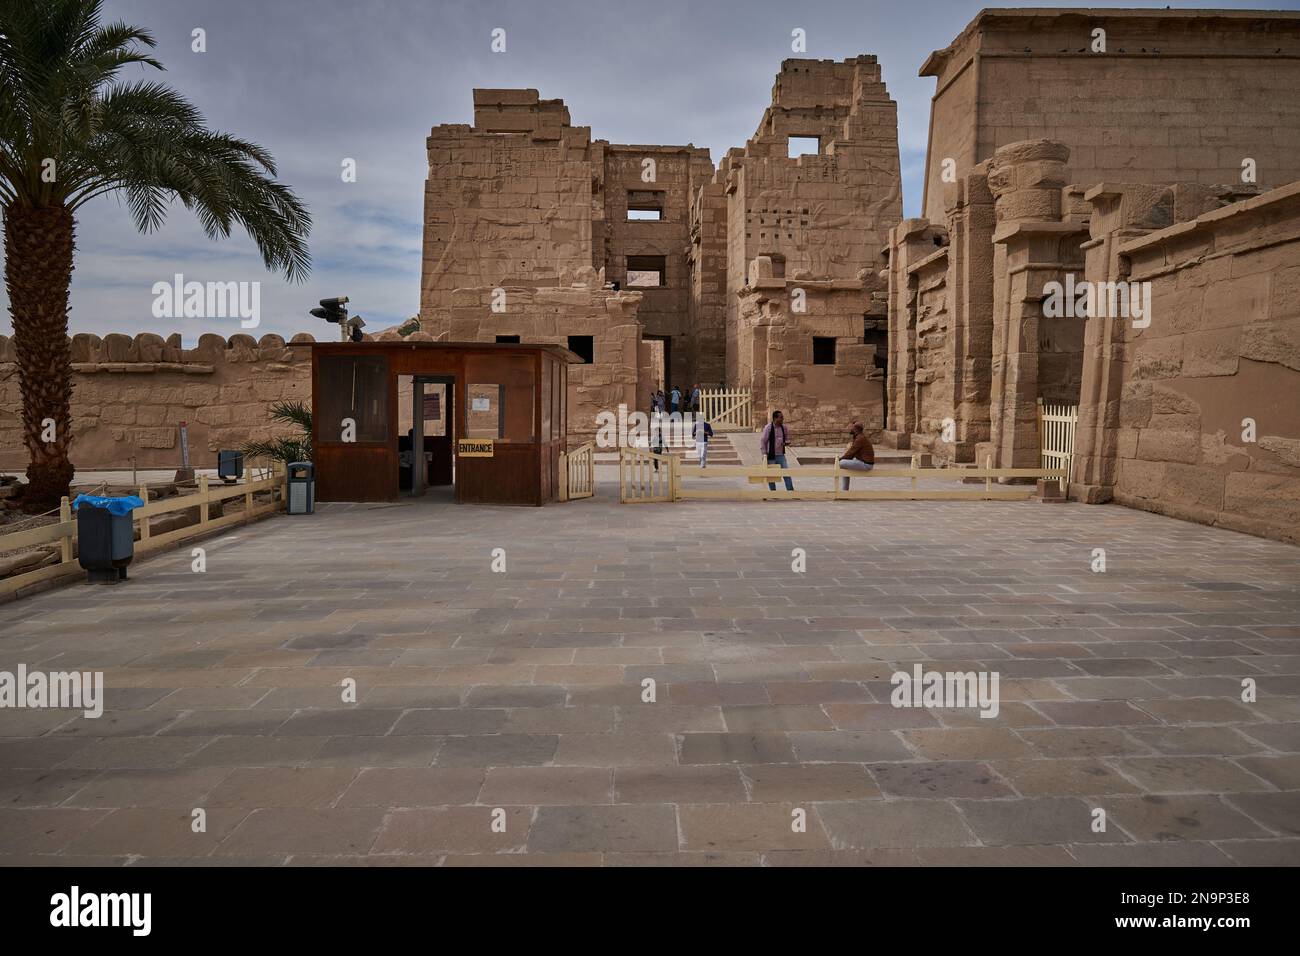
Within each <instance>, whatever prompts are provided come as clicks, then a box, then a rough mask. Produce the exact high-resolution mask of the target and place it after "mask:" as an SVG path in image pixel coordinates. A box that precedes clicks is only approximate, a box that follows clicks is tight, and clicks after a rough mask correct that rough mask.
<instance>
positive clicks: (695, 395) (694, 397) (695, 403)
mask: <svg viewBox="0 0 1300 956" xmlns="http://www.w3.org/2000/svg"><path fill="white" fill-rule="evenodd" d="M691 411H692V412H694V413H695V414H696V415H698V414H699V413H700V383H699V382H696V383H695V387H694V388H692V389H691Z"/></svg>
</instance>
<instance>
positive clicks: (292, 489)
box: [286, 461, 316, 515]
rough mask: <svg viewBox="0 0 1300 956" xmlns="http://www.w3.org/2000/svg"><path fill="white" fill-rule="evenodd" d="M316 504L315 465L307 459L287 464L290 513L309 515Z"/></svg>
mask: <svg viewBox="0 0 1300 956" xmlns="http://www.w3.org/2000/svg"><path fill="white" fill-rule="evenodd" d="M315 505H316V466H315V465H313V464H312V463H311V462H309V461H295V462H292V463H291V464H290V465H289V506H288V508H287V509H286V510H287V511H288V513H289V514H291V515H309V514H311V513H312V511H313V509H314V508H315Z"/></svg>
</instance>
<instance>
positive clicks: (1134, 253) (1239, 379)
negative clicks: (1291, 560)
mask: <svg viewBox="0 0 1300 956" xmlns="http://www.w3.org/2000/svg"><path fill="white" fill-rule="evenodd" d="M1174 192H1175V191H1174V190H1173V189H1165V190H1153V189H1151V188H1150V187H1143V186H1140V185H1134V186H1115V185H1104V186H1099V187H1097V188H1095V189H1094V190H1092V191H1091V192H1090V193H1089V198H1090V201H1091V202H1092V203H1093V204H1094V206H1095V207H1096V209H1097V212H1096V215H1095V217H1094V222H1093V225H1092V235H1093V242H1092V244H1091V247H1090V249H1089V260H1088V274H1089V278H1093V277H1094V276H1097V277H1100V276H1103V275H1109V276H1115V275H1117V274H1120V275H1123V274H1125V273H1126V274H1127V278H1129V279H1130V280H1131V281H1135V282H1150V283H1151V285H1152V290H1153V300H1152V310H1151V311H1152V314H1151V324H1150V326H1149V327H1147V328H1144V329H1134V328H1132V327H1131V325H1129V324H1128V323H1124V322H1114V321H1107V320H1101V319H1090V320H1089V321H1088V356H1087V360H1086V364H1085V368H1084V382H1083V404H1082V406H1081V408H1080V419H1081V420H1080V440H1079V443H1078V445H1077V447H1076V454H1077V455H1078V456H1079V461H1078V463H1077V471H1076V482H1077V486H1076V487H1075V488H1074V489H1072V490H1073V491H1074V492H1075V493H1076V494H1077V495H1078V496H1080V497H1082V498H1084V499H1085V500H1093V501H1103V500H1107V499H1109V498H1111V497H1113V499H1114V500H1116V501H1118V502H1120V503H1122V504H1126V505H1130V506H1133V507H1138V508H1143V509H1146V510H1150V511H1158V512H1160V513H1162V514H1168V515H1172V516H1174V517H1179V518H1186V519H1190V520H1193V521H1200V522H1203V523H1206V524H1214V525H1220V526H1223V527H1228V528H1232V529H1234V530H1239V531H1246V532H1249V533H1253V534H1260V535H1265V536H1268V537H1273V538H1279V539H1281V540H1286V541H1292V542H1297V543H1300V402H1298V401H1297V396H1300V182H1297V183H1293V184H1291V185H1290V186H1287V187H1284V188H1281V189H1277V190H1273V191H1271V192H1269V193H1266V194H1264V195H1262V196H1259V197H1256V198H1253V199H1247V200H1242V201H1239V202H1236V203H1233V204H1230V205H1227V206H1225V207H1223V208H1221V209H1217V210H1214V211H1211V212H1208V213H1205V214H1202V215H1200V216H1197V217H1196V218H1194V219H1191V220H1189V221H1186V222H1182V223H1178V224H1176V225H1173V226H1167V227H1165V228H1161V229H1156V230H1154V231H1152V230H1151V229H1150V228H1149V227H1150V226H1151V224H1153V223H1158V222H1160V221H1161V220H1163V219H1166V218H1168V216H1169V215H1170V214H1171V210H1172V209H1173V208H1174V207H1175V205H1176V203H1177V200H1176V198H1175V195H1174ZM1144 227H1145V228H1144ZM1135 234H1136V235H1135ZM1246 419H1250V420H1252V421H1253V422H1254V428H1255V434H1254V437H1255V440H1254V441H1248V440H1245V438H1244V437H1243V430H1244V429H1245V427H1246V426H1245V425H1244V424H1243V422H1244V421H1245V420H1246Z"/></svg>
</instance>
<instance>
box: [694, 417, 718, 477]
mask: <svg viewBox="0 0 1300 956" xmlns="http://www.w3.org/2000/svg"><path fill="white" fill-rule="evenodd" d="M692 437H693V438H694V439H695V450H696V451H698V452H699V453H700V467H701V468H707V467H708V460H709V439H710V438H712V437H713V426H712V425H710V424H709V423H708V422H706V421H705V420H704V417H703V416H700V417H698V418H696V419H695V429H694V434H693V435H692Z"/></svg>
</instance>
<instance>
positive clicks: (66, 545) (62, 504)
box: [59, 495, 76, 564]
mask: <svg viewBox="0 0 1300 956" xmlns="http://www.w3.org/2000/svg"><path fill="white" fill-rule="evenodd" d="M71 520H72V505H71V504H69V503H68V496H67V495H64V496H63V497H62V498H60V499H59V523H60V524H63V523H65V522H68V521H71ZM75 533H76V531H75V529H74V530H73V531H69V532H68V533H67V534H65V535H64V536H63V537H62V538H60V539H59V552H60V553H59V557H60V558H61V559H62V562H63V563H64V564H67V563H68V562H69V561H71V560H72V536H73V535H74V534H75Z"/></svg>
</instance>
